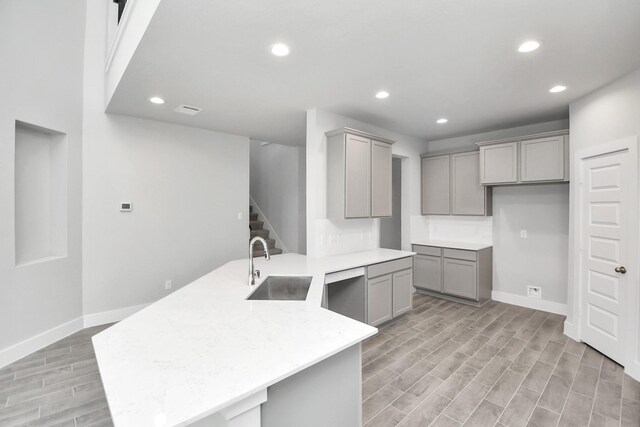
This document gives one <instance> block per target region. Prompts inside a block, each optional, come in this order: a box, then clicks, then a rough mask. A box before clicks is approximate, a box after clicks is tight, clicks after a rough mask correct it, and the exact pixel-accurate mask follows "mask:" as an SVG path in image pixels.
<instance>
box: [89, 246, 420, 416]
mask: <svg viewBox="0 0 640 427" xmlns="http://www.w3.org/2000/svg"><path fill="white" fill-rule="evenodd" d="M412 255H414V253H413V252H405V251H395V250H389V249H376V250H371V251H363V252H357V253H352V254H346V255H339V256H331V257H326V258H309V257H306V256H303V255H298V254H285V255H276V256H273V257H272V258H271V260H270V261H266V260H265V259H263V258H261V259H256V260H255V261H256V268H257V269H260V270H261V273H262V278H263V279H262V280H264V279H265V278H266V277H268V276H270V275H271V276H274V275H284V276H287V275H290V276H312V277H313V279H312V282H311V287H310V288H309V293H308V296H307V300H306V301H247V300H245V298H246V297H247V296H248V295H249V294H250V293H251V292H252V291H253V290H254V289H255V286H254V287H250V286H248V285H247V276H248V272H247V270H248V261H247V260H238V261H232V262H229V263H227V264H225V265H224V266H222V267H220V268H218V269H216V270H214V271H212V272H211V273H209V274H207V275H205V276H203V277H201V278H200V279H198V280H196V281H195V282H193V283H191V284H189V285H187V286H185V287H183V288H182V289H180V290H178V291H176V292H174V293H173V294H171V295H169V296H167V297H165V298H163V299H162V300H160V301H158V302H156V303H154V304H152V305H150V306H148V307H147V308H145V309H143V310H141V311H139V312H137V313H136V314H134V315H132V316H130V317H128V318H127V319H125V320H123V321H121V322H119V323H117V324H116V325H114V326H112V327H110V328H108V329H107V330H105V331H103V332H101V333H100V334H98V335H96V336H94V337H93V343H94V346H95V350H96V357H97V360H98V366H99V368H100V374H101V376H102V381H103V384H104V388H105V392H106V396H107V401H108V403H109V408H110V411H111V415H112V418H113V421H114V424H115V425H116V426H118V427H123V426H143V425H144V426H174V425H186V424H189V423H191V422H194V421H197V420H199V419H202V418H204V417H206V416H208V415H211V414H214V413H216V412H219V411H220V410H222V409H224V408H226V407H227V406H229V405H232V404H234V403H236V402H239V401H241V400H242V399H244V398H246V397H249V396H251V395H252V394H254V393H256V392H258V391H260V390H264V389H265V388H267V387H268V386H270V385H272V384H275V383H277V382H279V381H281V380H282V379H284V378H287V377H289V376H291V375H293V374H295V373H297V372H300V371H301V370H303V369H305V368H307V367H309V366H311V365H313V364H315V363H318V362H319V361H321V360H324V359H326V358H328V357H330V356H332V355H334V354H336V353H338V352H340V351H342V350H344V349H346V348H348V347H350V346H352V345H354V344H357V343H359V342H361V341H362V340H364V339H365V338H367V337H369V336H371V335H373V334H375V333H376V331H377V329H376V328H374V327H371V326H368V325H366V324H364V323H361V322H358V321H355V320H352V319H349V318H347V317H344V316H342V315H339V314H337V313H334V312H331V311H329V310H326V309H323V308H322V307H320V304H321V300H322V292H323V287H324V275H325V274H326V273H330V272H336V271H341V270H346V269H350V268H355V267H361V266H365V265H371V264H376V263H380V262H384V261H390V260H393V259H398V258H404V257H408V256H412ZM262 280H261V281H260V282H259V283H258V284H257V285H256V286H258V285H259V284H260V283H262Z"/></svg>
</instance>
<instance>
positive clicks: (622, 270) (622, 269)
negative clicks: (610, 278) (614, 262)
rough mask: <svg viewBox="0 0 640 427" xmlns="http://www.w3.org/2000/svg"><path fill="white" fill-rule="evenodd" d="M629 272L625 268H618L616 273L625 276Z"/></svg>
mask: <svg viewBox="0 0 640 427" xmlns="http://www.w3.org/2000/svg"><path fill="white" fill-rule="evenodd" d="M626 272H627V269H626V268H624V266H620V267H616V273H620V274H624V273H626Z"/></svg>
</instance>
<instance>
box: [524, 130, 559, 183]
mask: <svg viewBox="0 0 640 427" xmlns="http://www.w3.org/2000/svg"><path fill="white" fill-rule="evenodd" d="M564 163H565V162H564V137H563V136H562V135H561V136H555V137H551V138H539V139H531V140H529V141H522V142H521V143H520V174H521V181H522V182H535V181H555V180H557V181H561V180H564Z"/></svg>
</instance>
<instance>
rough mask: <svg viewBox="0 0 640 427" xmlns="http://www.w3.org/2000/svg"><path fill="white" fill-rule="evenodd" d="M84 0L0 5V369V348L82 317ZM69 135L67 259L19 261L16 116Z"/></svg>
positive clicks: (11, 1) (0, 359)
mask: <svg viewBox="0 0 640 427" xmlns="http://www.w3.org/2000/svg"><path fill="white" fill-rule="evenodd" d="M85 3H86V2H84V1H82V0H60V1H56V2H39V1H24V0H3V1H1V2H0V39H1V40H2V42H1V43H0V58H2V59H1V61H0V75H2V78H1V79H0V94H2V95H1V96H2V100H1V101H0V366H1V365H2V362H3V357H2V350H4V349H6V348H8V347H10V346H12V345H14V344H17V343H19V342H22V341H24V340H27V339H28V338H31V337H33V336H35V335H37V334H39V333H42V332H44V331H47V330H49V329H52V328H54V327H56V326H59V325H61V324H64V323H67V322H69V321H72V320H73V319H76V318H78V317H79V316H80V315H81V313H82V296H81V269H82V266H81V262H82V240H81V221H82V218H81V189H82V170H81V157H82V147H81V137H82V62H83V53H84V44H83V43H84V29H85V27H84V15H85ZM16 120H21V121H24V122H27V123H32V124H35V125H39V126H43V127H46V128H49V129H54V130H57V131H60V132H64V133H66V134H67V139H66V141H67V142H66V145H67V162H68V169H67V174H68V175H67V176H68V188H67V191H68V199H67V212H68V214H67V215H68V216H67V222H68V235H67V238H68V244H67V255H66V257H63V258H60V259H56V260H51V261H48V262H41V263H37V264H32V265H28V266H20V267H16V266H15V241H14V240H15V234H14V223H15V216H14V200H15V199H14V177H15V170H14V159H15V152H14V147H15V135H14V134H15V121H16Z"/></svg>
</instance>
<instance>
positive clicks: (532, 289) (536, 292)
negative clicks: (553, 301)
mask: <svg viewBox="0 0 640 427" xmlns="http://www.w3.org/2000/svg"><path fill="white" fill-rule="evenodd" d="M527 296H528V297H529V298H535V299H542V288H541V287H539V286H527Z"/></svg>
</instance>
